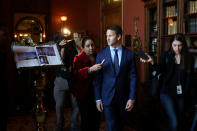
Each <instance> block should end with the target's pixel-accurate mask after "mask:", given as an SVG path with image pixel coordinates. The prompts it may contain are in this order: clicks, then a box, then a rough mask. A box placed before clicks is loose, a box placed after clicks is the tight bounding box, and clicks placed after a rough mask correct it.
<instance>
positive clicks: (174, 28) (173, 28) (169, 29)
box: [164, 21, 177, 35]
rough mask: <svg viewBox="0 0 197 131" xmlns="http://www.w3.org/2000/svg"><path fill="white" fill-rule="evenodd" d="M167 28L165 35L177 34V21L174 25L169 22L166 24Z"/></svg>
mask: <svg viewBox="0 0 197 131" xmlns="http://www.w3.org/2000/svg"><path fill="white" fill-rule="evenodd" d="M164 26H165V27H164V28H165V32H164V33H165V34H166V35H172V34H175V33H177V21H173V23H168V22H167V21H166V22H165V24H164Z"/></svg>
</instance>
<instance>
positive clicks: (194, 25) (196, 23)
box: [187, 17, 197, 33]
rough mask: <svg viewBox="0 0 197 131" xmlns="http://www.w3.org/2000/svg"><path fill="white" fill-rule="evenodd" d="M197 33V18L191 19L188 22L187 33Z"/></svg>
mask: <svg viewBox="0 0 197 131" xmlns="http://www.w3.org/2000/svg"><path fill="white" fill-rule="evenodd" d="M194 32H197V17H196V18H191V19H189V20H188V22H187V33H194Z"/></svg>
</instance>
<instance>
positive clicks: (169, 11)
mask: <svg viewBox="0 0 197 131" xmlns="http://www.w3.org/2000/svg"><path fill="white" fill-rule="evenodd" d="M173 16H177V8H176V6H174V5H173V6H167V7H166V17H173Z"/></svg>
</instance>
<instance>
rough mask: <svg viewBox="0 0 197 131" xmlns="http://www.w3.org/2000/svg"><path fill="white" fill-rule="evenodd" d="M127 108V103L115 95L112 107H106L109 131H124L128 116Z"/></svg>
mask: <svg viewBox="0 0 197 131" xmlns="http://www.w3.org/2000/svg"><path fill="white" fill-rule="evenodd" d="M116 94H117V93H116ZM125 106H126V103H125V102H124V101H122V99H120V98H119V97H118V95H115V97H114V98H113V100H112V103H111V104H110V105H104V113H105V120H106V124H107V131H122V130H123V127H124V122H125V114H126V110H125Z"/></svg>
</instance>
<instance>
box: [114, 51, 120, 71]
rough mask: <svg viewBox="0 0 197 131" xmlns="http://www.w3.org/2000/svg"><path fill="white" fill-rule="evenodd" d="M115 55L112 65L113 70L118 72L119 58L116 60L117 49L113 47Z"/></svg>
mask: <svg viewBox="0 0 197 131" xmlns="http://www.w3.org/2000/svg"><path fill="white" fill-rule="evenodd" d="M114 51H115V55H114V67H115V72H116V74H118V72H119V60H118V50H117V49H114Z"/></svg>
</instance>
